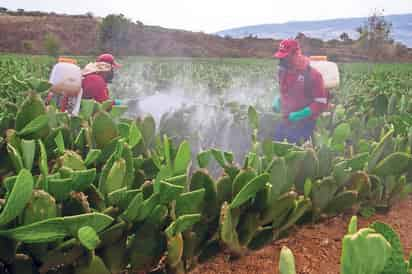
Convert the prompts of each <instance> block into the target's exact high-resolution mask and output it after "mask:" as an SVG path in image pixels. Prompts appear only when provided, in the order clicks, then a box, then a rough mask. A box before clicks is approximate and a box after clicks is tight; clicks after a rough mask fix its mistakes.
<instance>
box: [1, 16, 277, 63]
mask: <svg viewBox="0 0 412 274" xmlns="http://www.w3.org/2000/svg"><path fill="white" fill-rule="evenodd" d="M98 24H99V21H98V19H97V18H91V17H86V16H84V17H74V16H59V15H48V16H11V15H7V14H6V15H4V14H3V15H1V14H0V52H17V53H21V52H24V53H35V54H38V53H44V52H45V49H44V45H43V44H44V40H45V36H46V34H52V35H54V36H55V37H57V38H58V40H59V41H60V44H61V47H62V52H63V53H66V54H75V55H83V54H94V53H97V52H98V40H99V33H98V29H99V27H98ZM276 44H277V42H275V41H274V40H272V39H259V40H258V39H225V38H222V37H219V36H216V35H208V34H205V33H194V32H189V31H182V30H171V29H165V28H161V27H154V26H145V25H137V24H134V25H132V27H131V29H130V30H129V33H128V43H127V45H126V44H125V45H124V47H122V48H121V50H120V52H119V53H120V54H123V55H146V56H189V57H265V56H270V55H271V54H272V52H273V51H274V50H275V49H276Z"/></svg>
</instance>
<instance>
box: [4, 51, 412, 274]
mask: <svg viewBox="0 0 412 274" xmlns="http://www.w3.org/2000/svg"><path fill="white" fill-rule="evenodd" d="M87 60H88V58H81V62H82V64H83V63H85V62H86V61H87ZM124 61H125V63H126V65H125V66H124V67H123V68H122V69H123V71H119V75H117V78H116V80H115V81H114V82H113V84H112V85H111V89H110V90H111V91H112V92H111V95H112V96H113V98H116V97H122V98H129V97H130V96H133V95H136V96H142V95H144V93H145V92H147V93H150V92H155V91H156V90H162V89H169V90H171V89H173V88H176V86H179V85H188V86H190V89H191V92H196V91H197V89H199V92H210V93H213V94H215V95H216V96H217V97H218V98H220V99H221V101H219V100H217V102H220V103H219V104H220V106H222V107H229V106H232V109H231V113H232V114H233V115H234V116H236V117H240V118H239V119H240V120H241V121H245V122H246V123H247V127H248V131H247V132H248V134H249V135H248V136H246V137H247V140H248V146H247V147H248V150H247V151H243V153H242V154H241V159H240V160H239V157H236V156H238V155H234V153H233V152H232V151H227V150H225V149H222V148H221V147H213V146H211V147H201V148H200V149H197V150H194V149H193V146H194V145H193V142H192V141H193V140H191V139H190V140H185V138H177V139H176V138H171V137H172V136H169V135H168V132H167V131H162V132H160V130H159V127H158V125H157V123H156V120H155V118H154V117H152V116H151V115H144V116H138V117H134V116H130V115H127V113H128V112H129V111H128V109H127V106H112V104H111V102H110V101H107V102H105V103H103V104H99V103H96V102H95V101H90V100H83V101H82V104H81V110H80V114H79V115H78V116H69V115H68V114H67V113H61V112H59V111H57V110H56V108H55V107H53V106H45V104H44V98H45V95H46V93H47V91H48V89H49V84H48V82H47V78H48V73H49V72H50V69H51V66H52V65H53V62H54V60H52V59H51V58H46V57H44V58H43V57H41V58H40V57H22V56H0V105H1V107H0V134H1V135H0V273H10V274H11V273H15V274H20V273H27V274H37V273H48V274H54V273H67V274H69V273H75V274H86V273H102V274H105V273H108V274H110V273H111V274H115V273H179V274H180V273H190V272H191V271H194V272H196V271H198V270H196V269H197V268H199V267H200V268H201V267H202V265H207V264H208V263H210V261H211V260H214V258H221V256H223V255H222V254H225V255H224V256H226V257H228V258H230V259H236V258H238V259H239V258H240V259H239V260H242V257H243V256H250V254H253V252H254V251H257V252H259V251H258V250H261V249H262V248H265V246H273V245H276V244H279V243H282V241H284V239H293V235H291V233H292V232H293V233H295V232H296V229H297V230H299V229H300V228H302V229H305V228H307V227H308V226H313V227H315V228H316V227H317V226H321V225H322V224H325V223H328V222H332V221H333V220H339V219H340V220H341V221H342V220H343V222H340V224H342V223H343V225H344V226H345V227H344V228H343V230H344V234H346V235H344V234H342V235H339V240H340V239H342V238H343V241H342V247H343V249H342V254H339V262H340V270H341V272H340V273H342V274H352V273H356V274H372V273H376V274H378V273H397V274H403V273H405V274H407V273H410V263H409V260H408V259H407V258H408V256H406V255H408V254H404V251H403V249H402V246H401V243H400V240H399V236H398V234H397V232H396V231H395V230H396V229H397V228H398V227H396V228H395V230H393V229H392V228H391V227H390V226H389V225H387V224H385V223H384V222H382V223H381V222H375V223H372V222H371V224H370V227H369V228H359V229H358V227H357V220H356V217H354V218H353V219H352V221H351V222H350V225H349V229H346V226H347V223H348V222H349V219H348V216H352V215H357V216H359V218H362V225H363V226H368V225H369V223H368V224H366V225H365V223H364V221H363V220H364V219H363V218H371V219H373V218H375V217H376V216H386V215H388V214H389V215H390V214H392V212H393V211H394V210H395V211H396V210H397V208H398V206H399V204H400V203H405V202H410V200H411V196H410V193H411V192H412V168H411V167H412V154H411V152H412V99H411V98H412V97H411V95H412V66H411V65H407V64H403V65H396V64H385V65H384V64H377V65H375V66H374V69H373V71H372V72H370V73H368V72H367V65H365V64H342V65H340V69H341V72H342V75H341V76H342V84H341V87H340V89H339V90H337V91H334V94H335V95H334V97H333V104H334V105H335V107H334V108H333V109H332V110H331V111H330V112H328V113H324V115H323V116H322V117H321V118H320V119H319V121H318V124H317V130H316V133H315V135H314V138H313V141H312V142H310V143H305V144H296V145H295V144H288V143H283V142H274V141H272V140H271V138H270V136H265V135H264V134H263V135H262V134H261V132H262V131H265V130H267V127H268V124H267V121H266V122H265V121H262V115H265V113H266V114H267V113H268V112H270V108H269V106H270V104H271V101H270V100H271V99H272V98H273V96H274V95H275V93H276V92H277V91H276V76H275V74H276V64H275V62H274V61H272V60H245V59H241V60H229V59H227V60H226V59H222V60H207V59H206V60H205V59H200V60H196V59H193V60H190V59H184V60H180V59H153V60H150V59H144V58H143V59H132V60H124ZM133 64H134V66H140V67H141V68H142V69H141V70H137V69H136V67H134V66H133ZM137 72H138V74H139V75H140V76H135V75H136V73H137ZM188 74H190V77H183V76H185V75H186V76H187V75H188ZM133 79H136V80H135V81H136V82H137V83H134V82H133ZM188 79H190V81H189V80H188ZM245 87H248V88H249V89H248V90H249V91H250V90H259V92H261V93H262V94H265V95H264V96H263V97H261V98H260V99H259V98H255V100H253V101H250V102H249V104H245V102H244V101H243V102H240V103H239V104H237V105H236V106H234V107H233V104H229V103H233V102H229V101H224V100H225V99H227V97H225V93H227V92H233V90H236V89H239V90H240V89H242V88H245ZM252 87H253V88H252ZM133 89H136V92H135V94H134V93H133ZM253 97H256V96H254V95H253V94H250V98H253ZM235 99H236V98H235ZM235 99H234V101H236V100H235ZM268 100H269V101H268ZM129 114H130V113H129ZM271 119H272V120H271V121H273V128H274V127H275V126H274V125H275V124H274V123H276V122H277V121H278V119H279V117H276V115H273V117H272V118H271ZM163 121H164V120H163ZM234 121H235V120H234ZM232 141H233V142H235V140H232ZM409 209H410V208H409ZM405 217H410V218H411V215H410V214H409V215H405ZM404 221H406V222H409V223H411V222H412V219H406V220H404ZM288 242H291V241H288ZM284 243H287V242H284ZM278 247H279V250H280V247H281V246H278ZM365 250H374V251H376V252H374V253H372V252H369V253H368V252H366V253H367V254H368V256H369V257H367V258H363V257H362V254H365ZM309 252H310V251H309ZM359 254H360V255H359ZM216 256H217V257H216ZM293 256H296V257H299V256H300V255H299V254H296V252H295V254H293V252H291V251H290V250H288V249H287V248H286V247H285V248H284V249H283V250H282V254H281V255H280V263H279V266H280V269H281V272H280V273H281V274H289V273H290V274H293V273H296V272H295V268H296V269H301V268H300V267H299V265H297V266H295V262H294V259H293ZM299 261H301V260H297V262H298V263H299ZM233 263H234V264H235V263H236V261H233ZM276 263H277V262H276ZM215 270H216V272H215V273H223V272H220V271H219V270H218V269H215ZM263 271H265V273H274V272H275V271H278V269H277V267H276V270H275V269H273V268H268V269H265V270H263ZM320 271H322V270H320ZM199 273H200V272H199ZM202 273H207V272H206V270H205V271H204V272H202ZM208 273H213V272H208ZM224 273H230V272H224ZM239 273H255V272H253V271H252V272H248V271H247V270H244V272H242V271H240V272H239ZM275 273H277V272H275ZM298 273H315V272H298Z"/></svg>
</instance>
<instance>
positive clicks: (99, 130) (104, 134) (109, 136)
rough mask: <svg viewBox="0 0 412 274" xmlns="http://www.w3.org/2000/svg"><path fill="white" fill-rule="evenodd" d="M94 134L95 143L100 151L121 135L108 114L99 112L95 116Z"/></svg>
mask: <svg viewBox="0 0 412 274" xmlns="http://www.w3.org/2000/svg"><path fill="white" fill-rule="evenodd" d="M92 132H93V139H94V142H95V143H96V147H97V148H98V149H102V148H104V147H105V146H106V145H108V144H109V143H110V142H111V141H112V140H113V139H114V138H116V137H117V136H118V135H119V133H118V129H117V126H116V124H115V122H114V121H113V119H112V118H111V117H110V114H108V113H107V112H98V113H96V114H95V116H94V119H93V124H92Z"/></svg>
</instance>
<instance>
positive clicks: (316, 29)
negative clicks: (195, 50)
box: [217, 14, 412, 47]
mask: <svg viewBox="0 0 412 274" xmlns="http://www.w3.org/2000/svg"><path fill="white" fill-rule="evenodd" d="M385 19H387V20H388V21H390V22H391V23H392V32H393V33H392V35H393V38H394V40H395V41H399V42H402V43H403V44H405V45H407V46H408V47H412V14H402V15H388V16H385ZM366 20H367V18H348V19H332V20H322V21H300V22H288V23H283V24H264V25H255V26H246V27H241V28H234V29H228V30H224V31H220V32H218V33H217V34H218V35H220V36H230V37H233V38H244V37H247V36H249V35H253V36H257V37H259V38H275V39H282V38H288V37H295V36H296V35H297V34H298V33H299V32H302V33H304V34H305V35H306V36H309V37H313V38H320V39H322V40H331V39H335V38H338V37H339V35H340V34H342V33H343V32H346V33H347V34H349V36H350V37H351V38H357V37H358V33H357V32H356V31H355V30H356V28H357V27H359V26H361V25H363V24H364V23H365V22H366Z"/></svg>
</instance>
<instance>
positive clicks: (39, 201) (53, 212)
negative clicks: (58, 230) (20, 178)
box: [23, 190, 57, 225]
mask: <svg viewBox="0 0 412 274" xmlns="http://www.w3.org/2000/svg"><path fill="white" fill-rule="evenodd" d="M54 217H57V206H56V200H55V199H54V198H53V197H52V196H51V195H50V194H49V193H47V192H45V191H43V190H34V191H33V194H32V197H31V200H30V201H29V203H28V204H27V206H26V208H25V209H24V212H23V224H24V225H29V224H32V223H35V222H39V221H42V220H45V219H48V218H54Z"/></svg>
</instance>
